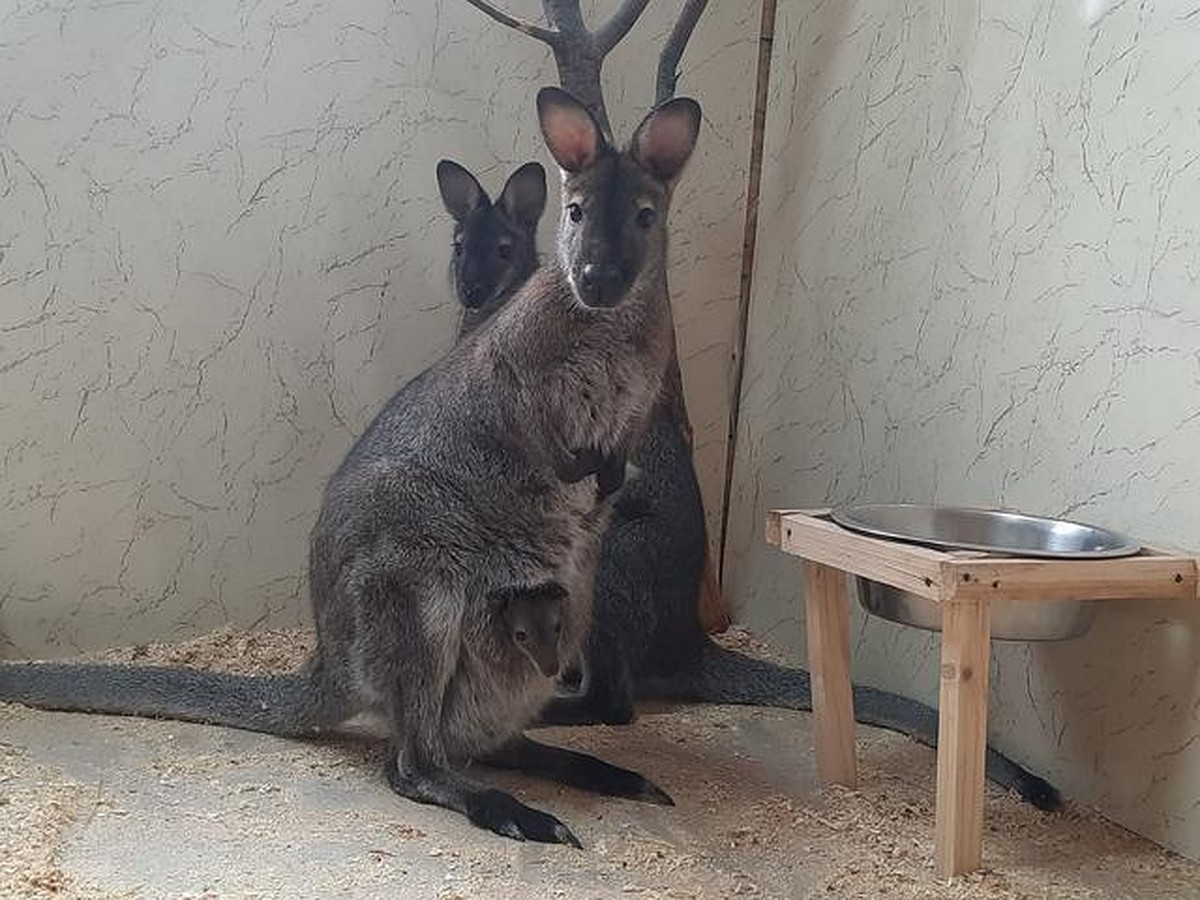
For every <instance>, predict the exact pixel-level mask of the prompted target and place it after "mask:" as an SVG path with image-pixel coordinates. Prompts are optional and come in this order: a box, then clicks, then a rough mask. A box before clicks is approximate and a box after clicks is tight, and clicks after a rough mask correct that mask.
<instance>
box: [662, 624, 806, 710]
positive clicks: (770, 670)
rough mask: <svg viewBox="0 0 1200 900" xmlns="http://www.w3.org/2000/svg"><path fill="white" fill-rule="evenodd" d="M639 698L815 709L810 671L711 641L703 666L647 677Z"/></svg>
mask: <svg viewBox="0 0 1200 900" xmlns="http://www.w3.org/2000/svg"><path fill="white" fill-rule="evenodd" d="M638 693H639V695H641V696H644V697H646V698H649V699H655V700H681V701H683V700H686V701H691V702H694V703H741V704H746V705H748V706H775V707H780V708H783V709H812V691H811V687H810V685H809V680H808V673H807V672H805V671H804V670H803V669H790V668H788V667H787V666H781V665H778V664H777V663H773V662H768V661H766V660H763V659H755V658H754V657H752V656H746V655H745V654H743V653H738V652H737V651H735V650H726V649H725V648H724V647H722V646H720V645H719V644H716V643H714V642H713V641H711V640H708V639H706V640H705V641H704V644H703V645H702V650H701V652H700V659H699V663H698V664H697V665H695V666H690V667H688V668H686V669H684V670H682V671H680V672H676V673H673V674H671V675H667V676H661V677H654V678H650V679H646V680H645V682H644V684H642V685H639V690H638Z"/></svg>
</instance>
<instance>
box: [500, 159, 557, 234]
mask: <svg viewBox="0 0 1200 900" xmlns="http://www.w3.org/2000/svg"><path fill="white" fill-rule="evenodd" d="M498 202H499V203H500V205H501V206H503V207H504V209H505V211H506V212H507V213H508V214H509V216H511V217H512V218H513V219H514V220H515V221H517V222H520V223H521V224H522V225H524V226H525V227H526V228H537V223H538V219H540V218H541V217H542V213H543V212H544V211H545V209H546V170H545V169H544V168H542V164H541V163H537V162H528V163H525V165H523V166H521V168H519V169H517V171H515V172H513V173H512V174H511V175H509V176H508V181H506V182H505V183H504V190H503V191H501V192H500V200H499V201H498Z"/></svg>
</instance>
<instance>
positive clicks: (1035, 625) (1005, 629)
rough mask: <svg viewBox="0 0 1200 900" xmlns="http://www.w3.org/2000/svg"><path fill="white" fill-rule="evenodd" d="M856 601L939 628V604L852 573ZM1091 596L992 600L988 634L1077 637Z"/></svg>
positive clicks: (892, 617)
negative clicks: (1082, 597)
mask: <svg viewBox="0 0 1200 900" xmlns="http://www.w3.org/2000/svg"><path fill="white" fill-rule="evenodd" d="M854 583H855V586H856V587H857V589H858V603H859V605H860V606H861V607H862V608H863V609H865V610H866V611H867V612H869V613H872V614H874V615H876V616H879V617H880V618H881V619H887V620H889V621H891V622H899V623H900V624H901V625H912V626H913V627H914V628H922V629H924V630H925V631H941V630H942V605H941V604H940V603H935V602H934V601H933V600H929V599H927V598H925V597H922V596H921V595H920V594H913V593H910V592H908V591H905V590H901V589H900V588H895V587H892V586H891V585H888V584H883V583H882V582H879V581H872V580H871V579H869V578H862V577H860V576H855V578H854ZM1095 603H1096V601H1094V600H1045V601H1042V602H1034V603H1031V602H1029V601H1028V600H994V601H992V637H993V638H994V639H996V640H998V641H1063V640H1066V639H1067V638H1073V637H1079V636H1080V635H1081V634H1084V633H1085V632H1086V631H1087V630H1088V629H1089V628H1091V627H1092V620H1093V619H1095V618H1096V605H1095Z"/></svg>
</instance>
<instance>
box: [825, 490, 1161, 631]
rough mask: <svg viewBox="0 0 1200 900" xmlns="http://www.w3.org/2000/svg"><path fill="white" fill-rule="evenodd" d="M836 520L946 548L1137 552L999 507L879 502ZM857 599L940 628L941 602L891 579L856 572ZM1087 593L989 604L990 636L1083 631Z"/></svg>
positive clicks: (1096, 533)
mask: <svg viewBox="0 0 1200 900" xmlns="http://www.w3.org/2000/svg"><path fill="white" fill-rule="evenodd" d="M830 518H831V519H833V521H834V522H836V523H837V524H839V525H841V526H843V527H844V528H849V529H850V530H852V531H858V532H861V533H863V534H869V535H872V536H873V537H879V538H885V539H888V540H898V541H906V542H909V543H916V544H923V545H925V546H930V547H937V548H939V549H943V550H975V551H981V552H986V553H997V554H1004V555H1008V556H1032V557H1039V558H1045V559H1111V558H1115V557H1119V556H1132V555H1133V554H1135V553H1137V552H1138V551H1139V550H1140V549H1141V547H1140V546H1139V545H1138V544H1137V543H1135V542H1134V541H1131V540H1129V539H1128V538H1125V537H1123V536H1122V535H1119V534H1116V533H1115V532H1112V531H1108V530H1106V529H1103V528H1097V527H1095V526H1093V525H1083V524H1080V523H1078V522H1067V521H1063V520H1060V519H1046V518H1041V517H1038V516H1027V515H1023V514H1021V513H1012V512H1003V511H1001V510H989V509H969V508H962V507H937V506H917V505H914V504H876V505H870V506H857V507H852V508H849V509H840V510H836V511H835V512H833V513H832V514H831V515H830ZM855 586H856V587H857V589H858V602H859V604H860V605H861V606H862V607H863V609H865V610H866V611H867V612H869V613H873V614H874V615H877V616H880V617H881V618H884V619H888V620H890V621H892V622H899V623H901V624H903V625H912V626H914V627H916V628H922V629H925V630H926V631H941V630H942V610H941V605H940V604H939V603H936V602H934V601H933V600H929V599H927V598H925V597H922V596H920V595H919V594H913V593H910V592H908V591H904V590H901V589H899V588H894V587H891V586H890V585H886V584H882V583H880V582H877V581H872V580H871V579H868V578H862V577H856V578H855ZM1095 615H1096V608H1095V602H1094V601H1090V600H1050V601H1042V602H1032V603H1031V602H1029V601H1027V600H1015V601H1005V600H997V601H994V602H993V603H992V615H991V620H992V637H993V638H996V639H997V640H1010V641H1058V640H1065V639H1066V638H1072V637H1078V636H1079V635H1081V634H1083V633H1085V632H1086V631H1087V630H1088V629H1089V628H1090V627H1091V625H1092V621H1093V619H1094V618H1095Z"/></svg>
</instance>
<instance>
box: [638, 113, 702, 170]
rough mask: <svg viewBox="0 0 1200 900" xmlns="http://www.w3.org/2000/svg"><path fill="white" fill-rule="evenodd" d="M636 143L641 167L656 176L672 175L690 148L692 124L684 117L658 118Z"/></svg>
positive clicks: (666, 116) (664, 116)
mask: <svg viewBox="0 0 1200 900" xmlns="http://www.w3.org/2000/svg"><path fill="white" fill-rule="evenodd" d="M638 143H639V145H640V146H639V147H638V151H639V152H638V156H639V157H641V161H642V165H644V166H646V167H647V168H648V169H650V171H651V172H653V173H654V174H656V175H661V174H674V172H675V170H676V169H677V168H678V167H679V164H680V157H685V156H686V155H687V153H688V151H689V149H690V148H691V145H692V123H691V121H690V120H689V119H687V118H686V117H684V116H672V115H662V116H658V117H657V118H655V119H654V121H653V122H651V123H650V127H649V128H647V129H646V130H645V133H644V134H642V136H641V139H640V140H639V141H638Z"/></svg>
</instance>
